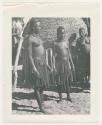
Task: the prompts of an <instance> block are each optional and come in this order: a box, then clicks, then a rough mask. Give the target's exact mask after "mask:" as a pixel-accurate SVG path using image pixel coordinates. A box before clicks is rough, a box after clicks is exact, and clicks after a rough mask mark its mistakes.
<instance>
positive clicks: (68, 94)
mask: <svg viewBox="0 0 102 125" xmlns="http://www.w3.org/2000/svg"><path fill="white" fill-rule="evenodd" d="M65 84H66V93H67V100H69V101H72V100H71V97H70V90H71V77H70V76H69V77H66V82H65Z"/></svg>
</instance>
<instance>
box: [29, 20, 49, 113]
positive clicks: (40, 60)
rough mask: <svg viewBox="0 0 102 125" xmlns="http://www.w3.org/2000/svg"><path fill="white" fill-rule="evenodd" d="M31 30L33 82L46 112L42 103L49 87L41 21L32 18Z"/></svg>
mask: <svg viewBox="0 0 102 125" xmlns="http://www.w3.org/2000/svg"><path fill="white" fill-rule="evenodd" d="M29 24H30V32H29V37H28V56H29V60H30V65H31V68H32V70H31V83H32V84H33V86H34V91H35V95H36V99H37V102H38V105H39V108H40V111H41V112H43V113H46V112H45V110H44V107H43V105H42V101H43V99H42V94H43V90H44V89H45V88H47V87H49V81H48V72H47V65H46V59H45V49H44V47H43V41H42V40H41V38H40V36H39V32H40V28H41V27H40V22H38V21H37V20H35V19H34V18H32V19H31V20H30V23H29Z"/></svg>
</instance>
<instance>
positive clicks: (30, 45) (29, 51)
mask: <svg viewBox="0 0 102 125" xmlns="http://www.w3.org/2000/svg"><path fill="white" fill-rule="evenodd" d="M28 56H29V59H30V63H31V65H32V68H33V71H34V73H37V75H39V72H38V70H37V68H36V66H35V64H34V60H33V57H32V42H31V41H29V42H28Z"/></svg>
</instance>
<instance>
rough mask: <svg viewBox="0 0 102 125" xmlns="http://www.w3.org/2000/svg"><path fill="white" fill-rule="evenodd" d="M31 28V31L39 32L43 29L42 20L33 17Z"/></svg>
mask: <svg viewBox="0 0 102 125" xmlns="http://www.w3.org/2000/svg"><path fill="white" fill-rule="evenodd" d="M30 29H31V33H36V34H38V33H39V32H40V29H41V27H40V22H39V21H38V20H36V19H35V18H32V19H31V20H30Z"/></svg>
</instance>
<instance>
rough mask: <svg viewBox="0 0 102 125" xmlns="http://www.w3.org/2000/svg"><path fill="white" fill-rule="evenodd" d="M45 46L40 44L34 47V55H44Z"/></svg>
mask: <svg viewBox="0 0 102 125" xmlns="http://www.w3.org/2000/svg"><path fill="white" fill-rule="evenodd" d="M44 52H45V50H44V47H43V46H42V45H39V46H38V47H33V56H34V57H42V56H43V55H44Z"/></svg>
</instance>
